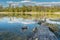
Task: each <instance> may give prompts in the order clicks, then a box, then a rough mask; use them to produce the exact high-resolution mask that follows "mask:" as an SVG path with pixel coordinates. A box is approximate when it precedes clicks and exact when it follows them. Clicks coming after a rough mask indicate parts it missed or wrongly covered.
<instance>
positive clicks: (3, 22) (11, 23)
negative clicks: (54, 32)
mask: <svg viewBox="0 0 60 40" xmlns="http://www.w3.org/2000/svg"><path fill="white" fill-rule="evenodd" d="M23 26H27V27H28V29H27V30H26V31H22V27H23ZM38 26H39V25H38V24H37V23H36V22H35V21H33V20H28V19H23V18H16V17H14V18H13V17H11V18H9V17H3V18H0V39H1V40H3V39H6V38H5V37H6V36H7V35H8V33H9V35H11V37H13V39H14V38H15V37H14V36H16V38H17V36H18V38H20V37H21V40H25V39H26V38H27V37H28V36H31V35H32V34H33V32H32V30H33V28H34V27H38ZM4 33H5V35H6V36H5V37H4ZM9 35H8V37H9V39H6V40H11V39H10V36H9ZM1 36H3V37H2V38H1ZM18 38H17V39H18ZM23 38H24V39H23ZM14 40H15V39H14Z"/></svg>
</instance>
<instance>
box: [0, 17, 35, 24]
mask: <svg viewBox="0 0 60 40" xmlns="http://www.w3.org/2000/svg"><path fill="white" fill-rule="evenodd" d="M0 22H3V23H22V24H34V23H36V22H35V21H33V20H29V19H23V18H16V17H11V18H9V17H4V18H1V19H0Z"/></svg>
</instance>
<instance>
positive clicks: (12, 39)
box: [0, 32, 26, 40]
mask: <svg viewBox="0 0 60 40" xmlns="http://www.w3.org/2000/svg"><path fill="white" fill-rule="evenodd" d="M0 40H26V39H23V38H22V37H21V36H20V35H17V34H15V33H11V32H0Z"/></svg>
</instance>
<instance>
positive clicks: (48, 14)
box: [0, 12, 60, 18]
mask: <svg viewBox="0 0 60 40" xmlns="http://www.w3.org/2000/svg"><path fill="white" fill-rule="evenodd" d="M5 16H8V17H10V16H12V17H23V18H60V12H0V17H5Z"/></svg>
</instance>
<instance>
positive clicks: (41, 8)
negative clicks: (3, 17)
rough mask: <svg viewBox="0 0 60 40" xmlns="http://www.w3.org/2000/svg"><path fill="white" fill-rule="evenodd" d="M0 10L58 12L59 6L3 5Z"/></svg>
mask: <svg viewBox="0 0 60 40" xmlns="http://www.w3.org/2000/svg"><path fill="white" fill-rule="evenodd" d="M0 12H60V6H51V7H47V6H25V5H23V6H22V7H18V6H16V7H13V6H12V7H3V6H0Z"/></svg>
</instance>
